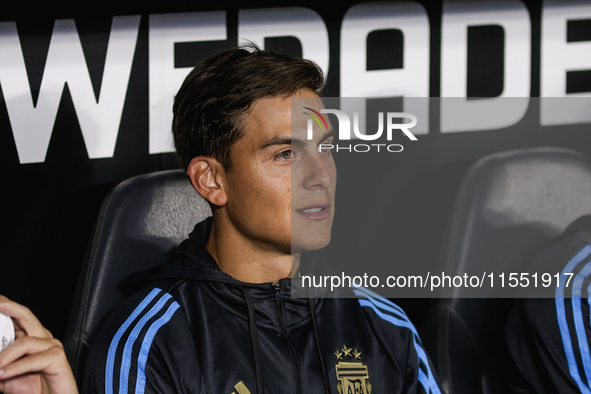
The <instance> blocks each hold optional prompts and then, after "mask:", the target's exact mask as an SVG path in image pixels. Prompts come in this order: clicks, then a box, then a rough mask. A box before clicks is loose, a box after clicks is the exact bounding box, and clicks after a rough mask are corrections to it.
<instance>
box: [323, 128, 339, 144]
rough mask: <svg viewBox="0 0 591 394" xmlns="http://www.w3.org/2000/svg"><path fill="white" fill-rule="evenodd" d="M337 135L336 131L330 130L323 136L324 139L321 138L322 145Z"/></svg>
mask: <svg viewBox="0 0 591 394" xmlns="http://www.w3.org/2000/svg"><path fill="white" fill-rule="evenodd" d="M335 135H336V133H335V131H334V129H330V130H328V131H327V132H326V133H324V135H323V136H322V138H320V140H319V141H320V143H323V142H324V141H326V140H327V139H329V138H332V137H334V136H335Z"/></svg>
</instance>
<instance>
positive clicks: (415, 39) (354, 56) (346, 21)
mask: <svg viewBox="0 0 591 394" xmlns="http://www.w3.org/2000/svg"><path fill="white" fill-rule="evenodd" d="M386 29H395V30H400V31H402V33H403V37H404V45H403V48H404V53H403V63H404V67H402V68H399V69H390V70H370V71H368V70H367V67H366V64H367V36H368V35H369V33H371V32H373V31H378V30H386ZM429 54H430V48H429V19H428V17H427V12H426V11H425V9H424V8H423V6H421V5H420V4H418V3H413V2H407V1H404V2H375V3H362V4H357V5H354V6H353V7H351V8H350V9H349V10H348V11H347V12H346V14H345V16H344V18H343V23H342V27H341V59H340V78H341V81H340V82H341V83H340V90H341V96H343V97H376V98H377V97H400V96H403V97H405V96H406V97H429ZM356 104H357V103H356ZM344 105H345V107H343V110H345V111H346V112H353V111H354V110H355V111H359V122H360V123H361V124H366V121H365V119H366V115H365V114H366V108H359V107H356V108H346V105H347V103H344ZM403 108H404V110H405V111H408V112H412V113H413V114H416V115H417V117H419V118H420V119H421V120H422V122H421V124H420V125H417V127H416V128H415V129H414V132H415V134H426V133H427V132H428V126H429V101H428V100H412V101H408V102H404V104H403Z"/></svg>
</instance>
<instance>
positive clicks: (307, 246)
mask: <svg viewBox="0 0 591 394" xmlns="http://www.w3.org/2000/svg"><path fill="white" fill-rule="evenodd" d="M328 244H330V236H328V237H324V238H311V239H306V240H300V241H293V240H292V243H291V253H292V254H297V253H306V252H313V251H316V250H321V249H324V248H325V247H327V246H328Z"/></svg>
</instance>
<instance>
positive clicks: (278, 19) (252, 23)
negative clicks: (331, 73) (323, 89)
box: [238, 7, 330, 75]
mask: <svg viewBox="0 0 591 394" xmlns="http://www.w3.org/2000/svg"><path fill="white" fill-rule="evenodd" d="M284 36H290V37H295V38H297V39H298V41H299V42H300V44H301V45H302V56H303V57H305V58H307V59H310V60H313V61H314V62H316V64H318V66H320V68H321V69H322V71H323V72H324V74H325V75H327V74H328V65H329V54H330V50H329V46H328V31H327V30H326V25H325V24H324V21H323V20H322V17H321V16H320V15H318V13H317V12H316V11H314V10H312V9H309V8H303V7H285V8H261V9H250V10H240V11H239V12H238V41H239V42H240V43H242V42H245V41H250V42H253V43H255V44H257V45H258V46H259V47H261V48H264V46H265V38H269V37H284Z"/></svg>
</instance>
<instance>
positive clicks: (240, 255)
mask: <svg viewBox="0 0 591 394" xmlns="http://www.w3.org/2000/svg"><path fill="white" fill-rule="evenodd" d="M205 248H206V249H207V251H208V252H209V253H210V254H211V255H212V256H213V258H214V259H215V260H216V262H217V263H218V265H219V267H220V269H221V270H222V271H223V272H225V273H227V274H228V275H230V276H232V277H233V278H235V279H237V280H240V281H242V282H249V283H267V282H272V283H277V282H279V280H281V279H284V278H289V277H292V276H294V275H296V274H297V272H298V271H299V264H300V254H299V253H298V254H293V255H292V254H291V253H287V252H283V251H278V250H274V249H272V248H269V247H265V245H260V244H258V243H257V242H253V241H252V240H249V239H247V238H245V237H244V236H242V234H240V233H239V232H238V231H235V229H234V228H233V227H231V226H224V225H223V224H220V223H216V220H215V217H214V220H213V223H212V227H211V232H210V234H209V238H208V240H207V243H206V245H205Z"/></svg>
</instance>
